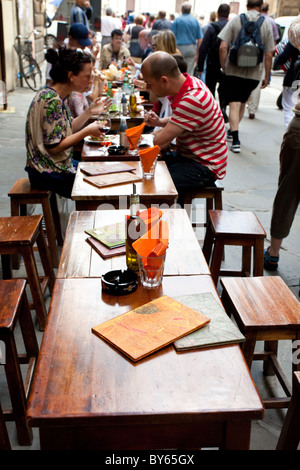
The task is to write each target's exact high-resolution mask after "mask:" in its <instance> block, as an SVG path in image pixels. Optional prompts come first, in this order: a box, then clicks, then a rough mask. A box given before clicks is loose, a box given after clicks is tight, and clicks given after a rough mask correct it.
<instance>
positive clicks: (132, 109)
mask: <svg viewBox="0 0 300 470" xmlns="http://www.w3.org/2000/svg"><path fill="white" fill-rule="evenodd" d="M129 106H130V113H131V114H133V115H134V114H136V106H137V103H136V95H135V94H134V85H131V87H130V96H129Z"/></svg>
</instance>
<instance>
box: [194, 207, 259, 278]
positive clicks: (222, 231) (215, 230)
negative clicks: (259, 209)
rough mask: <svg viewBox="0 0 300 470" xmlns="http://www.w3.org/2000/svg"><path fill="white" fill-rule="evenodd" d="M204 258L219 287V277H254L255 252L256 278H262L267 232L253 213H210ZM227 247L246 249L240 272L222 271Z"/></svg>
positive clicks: (212, 211)
mask: <svg viewBox="0 0 300 470" xmlns="http://www.w3.org/2000/svg"><path fill="white" fill-rule="evenodd" d="M208 222H209V223H208V225H207V229H206V235H205V239H204V244H203V254H204V256H205V259H206V262H207V264H208V265H209V266H210V271H211V275H212V278H213V281H214V283H215V285H217V283H218V279H219V276H220V275H222V276H236V275H238V276H248V275H250V273H251V248H253V257H252V258H253V259H252V261H253V276H262V275H263V267H264V239H265V237H266V232H265V230H264V229H263V227H262V226H261V224H260V222H259V220H258V219H257V217H256V215H255V214H254V213H253V212H243V211H224V210H209V221H208ZM226 245H235V246H241V247H242V250H243V252H242V267H241V270H240V271H232V270H227V271H226V270H221V262H222V257H223V254H224V248H225V246H226Z"/></svg>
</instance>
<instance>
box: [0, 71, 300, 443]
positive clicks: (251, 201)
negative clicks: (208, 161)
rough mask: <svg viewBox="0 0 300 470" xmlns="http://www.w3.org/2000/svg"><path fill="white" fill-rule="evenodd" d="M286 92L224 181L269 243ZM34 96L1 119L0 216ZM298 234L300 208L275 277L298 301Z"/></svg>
mask: <svg viewBox="0 0 300 470" xmlns="http://www.w3.org/2000/svg"><path fill="white" fill-rule="evenodd" d="M281 88H282V76H280V75H277V76H272V80H271V84H270V85H269V86H268V87H267V89H265V90H262V92H261V99H260V106H259V110H258V112H257V114H256V118H255V119H254V120H250V119H249V118H248V114H246V115H245V117H244V119H243V121H242V123H241V125H240V140H241V145H242V150H241V153H240V154H234V153H232V152H230V151H229V160H228V171H227V176H226V178H225V180H224V181H223V184H224V188H225V189H224V192H223V205H224V209H227V210H245V211H249V210H251V211H254V212H255V213H256V215H257V217H258V219H259V220H260V222H261V223H262V225H263V226H264V228H265V230H266V232H267V237H269V227H270V220H271V211H272V204H273V199H274V195H275V193H276V188H277V179H278V169H279V162H278V157H279V150H280V145H281V141H282V136H283V134H284V126H283V112H282V111H280V110H279V109H278V108H277V106H276V100H277V97H278V95H279V94H280V92H281ZM33 96H34V92H32V91H31V90H28V89H27V90H26V89H18V90H16V91H15V92H13V93H10V94H9V95H8V108H9V110H10V108H14V109H12V110H11V111H12V112H7V113H4V112H2V113H0V149H1V151H0V159H1V173H0V184H1V191H0V216H9V215H10V206H9V199H8V197H7V193H8V191H9V190H10V188H11V187H12V185H13V184H14V182H15V181H16V179H17V178H19V177H22V176H26V173H25V171H24V166H25V160H26V155H25V145H24V126H25V118H26V113H27V110H28V107H29V104H30V102H31V99H32V98H33ZM299 233H300V208H299V209H298V212H297V215H296V218H295V221H294V224H293V227H292V230H291V233H290V235H289V237H288V238H287V239H286V240H284V243H283V248H282V250H281V256H280V266H279V270H278V272H277V273H276V274H277V275H280V276H281V277H282V278H283V280H284V281H285V282H286V283H287V284H288V286H289V287H290V288H291V290H292V291H293V292H294V293H295V295H296V296H297V297H298V293H299V278H300V255H299ZM266 246H268V240H266ZM239 262H240V252H239V248H235V247H234V248H232V249H231V250H229V251H228V252H227V251H226V257H225V267H226V266H227V267H228V266H230V267H234V266H235V265H238V264H239ZM265 274H266V275H268V274H269V273H267V272H266V273H265ZM274 295H276V293H274ZM38 334H39V333H38ZM39 335H40V334H39ZM289 347H290V343H289V342H281V343H280V351H279V358H280V360H281V361H283V362H284V364H285V366H286V372H287V374H288V376H291V366H290V364H291V357H290V350H289ZM252 373H253V377H254V379H255V381H256V383H257V384H258V389H259V391H262V393H263V391H264V390H267V389H268V388H269V387H270V388H272V389H274V390H275V393H276V390H277V381H276V379H275V378H273V377H272V378H270V379H268V381H266V380H265V378H264V377H263V375H262V366H261V362H257V363H254V365H253V369H252ZM1 374H2V370H1V369H0V376H1ZM0 385H1V381H0ZM279 390H280V388H279ZM279 393H280V392H279ZM283 416H284V412H283V411H274V410H267V411H266V415H265V418H264V420H263V421H259V422H255V423H254V424H253V428H252V440H251V449H260V450H274V449H275V447H276V443H277V439H278V436H279V433H280V429H281V425H282V419H283ZM9 429H10V433H11V439H12V442H13V445H14V448H16V449H24V450H27V449H31V448H32V449H35V448H38V438H37V436H36V435H35V440H34V444H33V446H32V447H28V448H26V447H25V448H20V447H19V446H18V445H17V444H16V441H15V433H14V427H13V423H10V424H9Z"/></svg>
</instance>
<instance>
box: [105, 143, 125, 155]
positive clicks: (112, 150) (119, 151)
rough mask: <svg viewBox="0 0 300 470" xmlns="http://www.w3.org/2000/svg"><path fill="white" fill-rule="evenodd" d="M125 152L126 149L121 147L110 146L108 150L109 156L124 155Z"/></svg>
mask: <svg viewBox="0 0 300 470" xmlns="http://www.w3.org/2000/svg"><path fill="white" fill-rule="evenodd" d="M125 152H126V147H123V145H111V146H110V147H109V148H108V153H109V155H124V154H125Z"/></svg>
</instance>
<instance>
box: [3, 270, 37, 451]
mask: <svg viewBox="0 0 300 470" xmlns="http://www.w3.org/2000/svg"><path fill="white" fill-rule="evenodd" d="M25 288H26V281H25V280H24V279H11V280H1V281H0V299H1V300H0V340H1V341H3V343H4V345H5V360H4V369H5V374H6V379H7V384H8V389H9V395H10V399H11V404H12V411H7V412H5V411H4V417H5V420H6V421H7V420H11V419H13V420H14V421H15V423H16V428H17V435H18V442H19V444H20V445H30V444H31V442H32V430H31V428H30V427H29V426H28V424H27V421H26V408H27V394H28V391H29V387H30V384H31V378H32V375H33V371H34V367H35V363H36V360H37V357H38V354H39V347H38V343H37V339H36V335H35V331H34V326H33V322H32V317H31V313H30V309H29V304H28V300H27V296H26V290H25ZM17 321H18V322H19V324H20V328H21V332H22V337H23V341H24V346H25V351H26V353H25V354H22V355H21V354H18V351H17V347H16V341H15V336H14V331H15V327H16V324H17ZM20 364H28V367H27V374H26V378H25V379H24V381H23V378H22V373H21V368H20ZM0 442H1V441H0Z"/></svg>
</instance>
